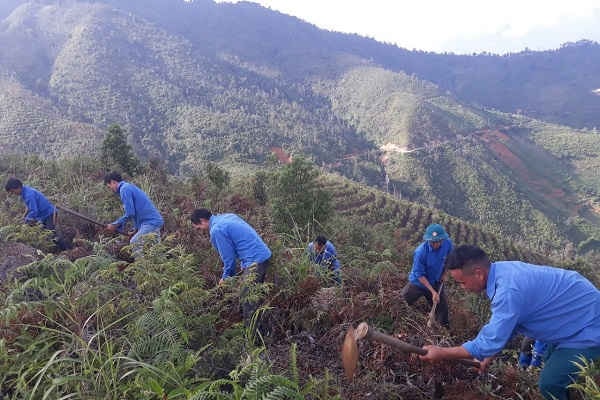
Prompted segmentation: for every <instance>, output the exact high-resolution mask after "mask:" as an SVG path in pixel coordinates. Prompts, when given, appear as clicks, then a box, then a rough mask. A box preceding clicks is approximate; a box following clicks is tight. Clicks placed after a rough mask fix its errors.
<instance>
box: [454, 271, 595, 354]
mask: <svg viewBox="0 0 600 400" xmlns="http://www.w3.org/2000/svg"><path fill="white" fill-rule="evenodd" d="M486 293H487V296H488V297H489V298H490V300H491V308H492V317H491V319H490V321H489V322H488V323H487V324H486V325H485V326H484V327H483V328H482V329H481V331H480V332H479V334H478V335H477V337H476V338H475V339H474V340H471V341H468V342H466V343H464V344H463V347H464V348H465V349H466V350H467V351H468V352H469V353H470V354H471V355H472V356H473V357H475V358H477V359H479V360H482V359H484V358H485V357H489V356H492V355H494V354H496V353H497V352H499V351H500V350H501V349H502V348H504V346H505V345H506V343H507V342H508V340H509V339H510V337H511V336H512V335H513V333H522V334H524V335H525V336H528V337H533V338H536V339H537V340H540V341H542V342H544V343H547V344H549V345H554V346H556V347H557V348H573V349H582V348H589V347H596V346H600V291H599V290H598V289H597V288H596V287H595V286H594V285H593V284H592V283H591V282H590V281H588V280H587V279H585V278H584V277H583V276H581V275H580V274H579V273H577V272H575V271H568V270H564V269H560V268H552V267H547V266H538V265H532V264H527V263H523V262H519V261H502V262H496V263H493V264H491V266H490V271H489V274H488V280H487V287H486Z"/></svg>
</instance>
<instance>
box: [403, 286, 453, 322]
mask: <svg viewBox="0 0 600 400" xmlns="http://www.w3.org/2000/svg"><path fill="white" fill-rule="evenodd" d="M439 286H440V284H439V283H438V284H437V285H435V286H433V288H434V289H435V290H439ZM402 296H403V297H404V300H406V302H407V303H408V305H409V306H411V305H413V304H414V303H415V302H416V301H417V300H419V299H420V298H421V297H425V298H426V299H427V303H428V304H429V306H430V307H433V297H432V296H431V292H430V291H429V290H428V289H424V288H421V287H419V286H417V285H413V284H412V283H408V284H407V285H406V286H404V289H402ZM435 319H436V320H437V321H438V322H439V323H440V325H442V326H444V327H446V328H449V327H450V322H449V321H448V301H447V300H446V294H445V293H444V291H442V293H440V302H439V303H438V305H437V307H436V309H435Z"/></svg>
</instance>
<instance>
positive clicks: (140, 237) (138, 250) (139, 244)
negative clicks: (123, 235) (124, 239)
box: [129, 224, 162, 258]
mask: <svg viewBox="0 0 600 400" xmlns="http://www.w3.org/2000/svg"><path fill="white" fill-rule="evenodd" d="M161 227H162V225H160V226H157V225H151V224H142V225H140V228H139V229H138V231H137V232H136V233H135V235H133V237H132V238H131V239H130V240H129V243H130V244H131V245H133V256H134V257H135V258H138V257H140V256H141V255H142V252H143V250H144V236H145V235H149V234H153V236H155V238H156V241H157V242H159V241H160V228H161Z"/></svg>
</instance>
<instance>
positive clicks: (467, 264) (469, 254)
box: [446, 244, 490, 269]
mask: <svg viewBox="0 0 600 400" xmlns="http://www.w3.org/2000/svg"><path fill="white" fill-rule="evenodd" d="M474 266H480V267H485V268H487V267H489V266H490V259H489V258H488V255H487V254H486V253H485V251H483V250H482V249H481V248H479V247H477V246H471V245H468V244H464V245H462V246H458V247H456V248H454V250H452V251H451V252H450V254H449V255H448V258H447V259H446V268H447V269H469V268H472V267H474Z"/></svg>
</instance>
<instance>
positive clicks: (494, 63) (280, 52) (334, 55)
mask: <svg viewBox="0 0 600 400" xmlns="http://www.w3.org/2000/svg"><path fill="white" fill-rule="evenodd" d="M104 1H107V2H109V3H111V4H114V5H115V6H118V7H119V8H124V7H126V8H127V9H129V10H131V11H134V12H135V13H136V14H138V15H141V16H143V17H144V18H147V19H149V20H151V21H153V22H155V23H157V24H159V25H161V26H163V27H165V29H167V30H169V31H173V32H176V33H177V34H178V35H181V36H184V37H186V38H188V39H189V40H190V41H192V42H193V43H196V44H197V46H198V47H199V48H202V49H203V51H204V52H206V54H214V55H220V56H222V57H232V58H233V59H236V60H238V61H239V62H240V63H241V64H242V65H245V66H248V67H251V68H255V69H259V70H262V71H263V72H265V73H268V74H271V75H277V76H280V77H282V78H284V79H292V80H298V79H307V78H314V77H323V76H327V77H331V76H334V75H336V74H339V73H343V72H344V71H345V70H346V69H347V68H348V67H355V66H357V65H361V64H362V65H364V64H366V63H368V64H373V65H378V66H382V67H384V68H386V69H391V70H394V71H404V72H406V73H408V74H415V75H417V76H418V77H419V78H421V79H424V80H428V81H431V82H434V83H436V84H437V85H439V86H440V87H441V88H442V89H444V90H449V91H451V92H453V93H454V94H455V95H457V96H458V97H459V98H461V99H462V100H464V101H466V102H468V103H475V104H479V105H481V106H485V107H493V108H497V109H500V110H502V111H505V112H511V113H515V112H521V113H525V114H528V115H530V116H533V117H536V118H540V119H544V120H548V121H553V122H556V123H562V124H567V125H571V126H574V127H589V128H592V127H594V126H597V127H598V126H600V96H598V95H597V94H594V93H593V92H592V91H593V90H595V89H598V88H600V45H599V44H598V43H595V42H590V41H580V42H577V43H569V44H565V45H564V46H563V47H562V48H561V49H559V50H552V51H542V52H531V51H524V52H520V53H514V54H508V55H505V56H498V55H490V54H478V55H472V56H467V55H453V54H436V53H428V52H423V51H409V50H406V49H402V48H398V47H396V46H392V45H388V44H384V43H380V42H377V41H375V40H372V39H367V38H364V37H361V36H358V35H348V34H341V33H336V32H329V31H324V30H320V29H318V28H317V27H315V26H313V25H310V24H308V23H305V22H303V21H301V20H299V19H297V18H295V17H290V16H287V15H284V14H281V13H279V12H276V11H272V10H268V9H265V8H263V7H261V6H260V5H258V4H254V3H247V2H240V3H236V4H228V3H225V4H218V5H216V4H214V3H213V2H212V1H210V0H202V1H194V2H193V3H190V4H182V3H179V4H174V3H173V2H172V1H170V0H152V1H151V2H146V1H142V0H131V1H128V2H127V4H122V2H118V1H117V0H104ZM257 27H258V28H257ZM299 60H302V62H299Z"/></svg>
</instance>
